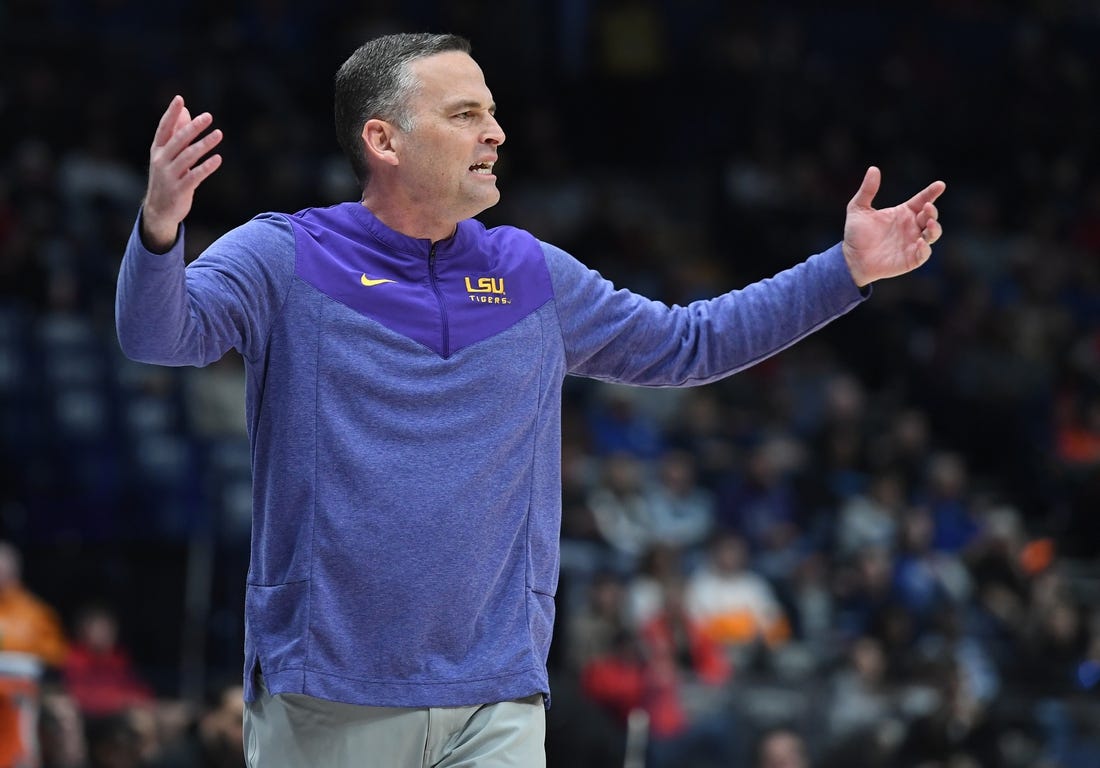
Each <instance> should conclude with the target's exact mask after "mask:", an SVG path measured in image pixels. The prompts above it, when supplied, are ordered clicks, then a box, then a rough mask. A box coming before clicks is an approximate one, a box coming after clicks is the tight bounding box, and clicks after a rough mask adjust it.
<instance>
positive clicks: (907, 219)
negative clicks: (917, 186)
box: [842, 166, 947, 288]
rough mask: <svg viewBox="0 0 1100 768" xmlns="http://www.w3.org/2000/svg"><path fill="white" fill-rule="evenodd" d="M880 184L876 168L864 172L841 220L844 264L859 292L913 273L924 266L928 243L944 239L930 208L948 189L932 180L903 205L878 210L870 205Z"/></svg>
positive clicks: (933, 206) (930, 245) (935, 214)
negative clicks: (888, 279)
mask: <svg viewBox="0 0 1100 768" xmlns="http://www.w3.org/2000/svg"><path fill="white" fill-rule="evenodd" d="M881 183H882V173H881V172H880V171H879V169H878V168H876V167H875V166H871V167H870V168H868V169H867V173H866V174H865V175H864V177H863V183H862V184H861V185H860V187H859V191H858V192H856V194H855V197H853V198H852V200H851V202H849V203H848V215H847V218H845V220H844V244H843V246H842V247H843V251H844V259H845V261H847V262H848V269H849V270H850V271H851V273H852V279H854V280H855V282H856V285H858V286H859V287H861V288H862V287H863V286H865V285H868V284H869V283H872V282H874V281H875V280H882V279H884V278H887V277H895V276H896V275H902V274H905V273H906V272H909V271H911V270H914V269H916V268H917V267H919V266H920V265H921V264H923V263H924V262H926V261H928V257H929V256H931V255H932V244H933V243H935V242H936V241H937V240H939V239H940V235H942V234H943V228H942V227H940V222H939V211H937V210H936V206H935V204H934V203H935V200H936V198H938V197H939V196H940V195H941V194H943V191H944V189H946V188H947V185H946V184H944V183H943V182H942V181H934V182H932V183H931V184H929V185H928V186H927V187H925V188H924V189H923V190H921V191H920V192H918V193H917V194H916V195H914V196H913V197H911V198H910V199H909V200H908V201H907V202H904V203H902V204H901V205H895V206H894V207H893V208H882V209H878V210H876V209H875V208H872V207H871V202H872V201H873V200H874V198H875V195H876V194H877V193H878V190H879V185H880V184H881Z"/></svg>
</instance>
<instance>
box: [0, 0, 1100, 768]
mask: <svg viewBox="0 0 1100 768" xmlns="http://www.w3.org/2000/svg"><path fill="white" fill-rule="evenodd" d="M879 6H880V4H863V3H853V2H834V3H828V4H817V3H809V2H805V3H803V2H783V1H780V0H775V1H774V2H770V3H766V4H765V3H729V2H720V1H719V0H517V1H516V2H510V3H504V2H501V3H485V2H475V1H473V0H471V1H468V2H463V1H462V0H451V1H450V2H446V1H443V0H439V1H433V0H405V2H387V1H384V0H376V1H375V2H370V1H367V2H357V3H342V2H335V1H334V0H313V2H309V3H292V2H289V0H255V1H250V2H241V3H220V2H209V1H208V0H200V1H192V2H184V1H183V0H162V1H161V2H157V3H147V2H137V1H135V0H99V1H98V2H94V1H89V2H78V1H76V0H53V1H51V0H7V2H0V72H2V73H3V74H2V79H0V451H2V455H0V472H2V477H0V539H2V540H3V541H4V542H6V544H4V545H3V546H0V649H2V650H5V651H12V652H15V653H19V652H25V653H30V654H31V656H32V657H34V658H37V659H38V661H39V663H41V664H43V665H44V666H45V673H44V676H43V677H41V678H36V679H37V683H36V685H37V686H38V688H37V690H38V691H39V695H40V697H41V701H42V716H41V718H40V722H39V730H40V732H41V736H42V744H41V748H42V753H43V764H44V765H47V766H49V765H56V766H66V765H67V766H81V765H87V766H107V765H115V766H122V765H133V766H138V765H142V766H186V765H234V764H236V765H240V764H241V759H240V752H239V739H240V737H239V733H237V732H236V731H238V730H239V727H238V726H239V712H240V708H239V701H238V698H239V696H238V695H237V694H239V689H234V685H236V684H237V683H239V676H240V670H241V667H242V664H243V657H242V644H243V637H242V632H243V626H242V615H241V614H242V607H243V591H244V587H243V585H244V578H245V572H246V569H247V566H248V537H249V525H250V522H249V515H250V498H249V448H248V444H247V439H246V436H245V431H244V430H245V423H244V411H243V369H242V366H241V363H240V360H239V358H238V357H236V356H235V354H230V355H229V356H227V357H226V358H225V359H223V360H222V361H220V362H219V363H217V364H215V365H212V366H210V367H209V368H206V369H201V370H200V369H169V368H158V367H151V366H145V365H140V364H137V363H133V362H130V361H127V360H126V359H124V358H123V357H122V355H121V353H120V352H119V349H118V344H117V341H116V339H115V336H114V325H113V301H114V284H115V277H116V274H117V269H118V264H119V260H120V258H121V254H122V250H123V247H124V245H125V243H126V240H127V237H128V235H129V232H130V229H131V227H132V226H133V223H134V219H135V215H136V213H137V210H138V205H139V203H140V200H141V196H142V193H143V190H144V174H145V169H146V164H147V160H148V147H149V143H150V141H151V138H152V134H153V130H154V128H155V126H156V123H157V120H158V119H159V116H160V114H161V113H162V112H163V110H164V108H165V106H166V105H167V103H168V101H169V100H170V98H171V97H172V95H174V94H176V93H181V94H183V95H184V96H185V97H186V99H187V102H188V104H189V106H190V107H191V109H192V111H193V112H197V111H203V110H209V111H211V112H212V113H213V114H214V116H215V122H216V124H217V125H218V126H219V127H221V128H222V129H223V130H224V132H225V137H226V138H225V140H224V142H223V147H222V149H221V150H220V151H221V153H222V154H223V156H224V164H223V167H222V168H221V169H220V170H219V171H218V173H217V174H216V175H215V176H214V177H213V178H212V179H211V180H209V181H208V182H207V183H206V184H205V185H204V186H203V187H202V189H201V190H200V193H199V195H198V197H197V201H196V205H195V208H194V210H193V212H192V215H191V217H190V219H189V220H188V233H187V234H188V240H187V246H188V258H194V257H195V256H197V255H198V253H200V252H201V250H202V249H203V247H204V246H205V245H206V244H208V243H209V242H210V241H211V240H212V239H213V238H215V237H217V236H218V235H219V234H220V233H221V232H223V231H225V230H226V229H228V228H230V227H233V226H236V225H237V224H240V223H243V222H244V221H246V220H247V219H248V218H250V217H252V216H253V215H255V214H257V213H260V212H263V211H267V210H279V211H295V210H298V209H301V208H304V207H308V206H313V205H325V204H329V203H335V202H339V201H344V200H351V199H356V198H357V196H358V195H357V191H356V190H355V184H354V180H353V178H352V176H351V173H350V170H348V168H347V167H346V163H345V161H344V159H343V158H342V157H341V156H340V154H339V149H338V147H337V144H336V141H335V139H334V136H333V129H332V116H331V113H332V105H331V85H332V77H333V74H334V73H335V70H336V68H337V67H338V66H339V64H340V63H341V62H342V61H343V60H344V59H345V58H346V57H347V55H348V54H349V53H350V52H351V51H352V50H353V49H354V48H355V47H356V46H358V45H359V44H360V43H361V42H362V41H364V40H365V39H367V38H369V37H372V36H374V35H377V34H381V33H386V32H393V31H414V30H427V31H450V32H457V33H460V34H463V35H465V36H467V37H469V38H470V39H471V41H472V43H473V53H474V56H475V58H476V59H477V60H478V61H479V63H480V64H481V65H482V67H483V69H484V70H485V72H486V78H487V81H488V84H489V86H490V88H491V89H492V90H493V93H494V96H495V98H496V101H497V103H498V106H499V111H498V118H499V120H500V122H501V124H502V126H503V128H504V130H505V131H506V133H507V135H508V138H507V143H506V144H505V145H504V147H503V148H502V152H501V160H500V162H499V163H498V165H497V174H498V176H499V179H500V181H499V186H500V188H501V190H502V201H501V203H500V204H499V205H498V206H497V207H495V208H493V209H491V210H489V211H487V212H486V213H485V214H483V216H482V217H481V218H482V219H483V221H485V223H486V224H488V225H495V224H501V223H509V224H514V225H517V226H521V227H525V228H527V229H529V230H531V231H532V232H533V233H534V234H536V235H537V236H538V237H540V238H542V239H544V240H547V241H549V242H553V243H555V244H557V245H559V246H561V247H563V248H565V249H567V250H569V251H570V252H572V253H573V254H574V255H576V256H577V257H578V258H579V259H581V260H582V261H584V262H585V263H587V264H588V265H590V266H592V267H593V268H595V269H598V270H599V271H600V272H602V273H603V274H604V275H605V276H606V277H608V278H609V279H611V280H613V281H614V282H615V283H616V284H617V285H619V286H622V287H626V288H630V289H633V290H636V291H639V292H641V293H644V294H646V295H648V296H650V297H652V298H656V299H661V300H663V301H666V302H668V303H679V304H684V303H686V302H690V301H693V300H695V299H699V298H706V297H710V296H713V295H716V294H718V293H721V292H724V291H727V290H730V289H734V288H737V287H740V286H742V285H744V284H746V283H748V282H751V281H754V280H757V279H761V278H764V277H767V276H769V275H771V274H774V273H775V272H776V271H779V270H781V269H784V268H786V267H789V266H792V265H794V264H795V263H797V262H799V261H801V260H802V259H803V258H805V257H806V256H807V255H809V254H810V253H814V252H817V251H821V250H824V249H826V248H828V247H829V246H831V245H832V244H834V243H835V242H836V241H838V240H839V238H840V234H841V228H842V225H843V219H844V208H845V205H846V203H847V201H848V199H849V198H850V197H851V196H852V194H853V193H854V192H855V190H856V189H857V187H858V185H859V182H860V180H861V179H862V176H863V173H864V170H865V169H866V167H867V166H868V165H869V164H876V165H878V166H879V167H880V168H881V169H882V171H883V187H882V190H881V192H880V194H879V196H878V198H877V199H876V203H877V204H879V205H883V206H885V205H892V204H895V203H897V202H901V201H902V200H904V199H906V198H907V197H909V196H910V195H911V194H912V193H913V192H915V191H917V190H918V189H920V188H922V187H923V186H925V185H926V184H927V183H929V182H930V181H932V180H935V179H944V180H945V181H947V183H948V190H947V193H946V194H945V195H944V197H943V198H942V199H941V201H940V204H939V207H940V212H941V216H940V218H941V222H942V223H943V225H944V229H945V233H946V234H945V236H944V238H943V240H942V241H941V242H940V243H938V244H937V245H936V248H935V253H934V255H933V258H932V260H931V261H930V262H929V263H928V264H926V265H925V266H924V267H922V268H921V269H920V270H918V271H917V272H916V273H914V274H912V275H909V276H907V277H905V278H903V279H899V280H896V281H890V282H887V283H883V284H879V285H876V286H875V288H874V295H873V297H872V299H871V300H870V301H869V302H867V303H866V304H864V305H863V306H861V307H860V308H858V309H857V310H856V311H854V312H852V313H851V314H850V315H847V316H845V317H844V318H841V319H840V320H838V321H836V322H835V323H833V324H832V325H830V326H828V327H827V328H825V329H824V330H822V331H821V332H819V333H817V334H815V335H814V336H813V337H811V338H810V339H807V340H805V341H803V342H802V343H800V344H799V345H797V346H796V347H794V348H792V349H790V350H787V351H785V352H783V353H782V354H781V355H779V356H778V357H776V358H774V359H772V360H769V361H767V362H765V363H763V364H761V365H759V366H757V367H755V368H753V369H751V370H749V371H747V372H744V373H742V374H740V375H738V376H735V377H733V378H731V379H728V380H727V381H725V382H722V383H719V384H715V385H712V386H709V387H705V388H701V389H694V390H678V391H671V390H635V389H625V388H619V387H613V386H608V385H603V384H596V383H594V382H590V381H584V380H579V379H576V380H575V379H570V380H569V381H568V382H567V385H566V389H565V394H564V397H565V401H564V404H565V424H564V431H565V434H564V438H565V440H564V451H563V462H564V484H565V487H564V489H563V492H564V502H565V504H564V510H563V526H562V578H561V585H560V589H559V592H558V597H557V599H558V612H559V616H558V625H557V629H556V638H555V644H554V647H553V649H552V653H551V659H550V666H551V672H552V679H553V682H554V706H553V707H551V710H550V712H549V721H548V726H549V734H548V753H549V759H550V764H551V765H552V766H553V765H564V764H567V763H568V764H571V765H572V766H573V767H574V768H581V767H582V766H614V765H622V764H624V760H625V762H626V764H627V765H630V764H632V763H631V761H632V760H635V757H636V754H635V752H639V753H640V752H643V751H644V752H646V753H647V762H646V763H645V765H649V766H658V767H659V766H662V765H674V766H694V765H700V766H705V765H716V766H717V765H723V766H742V765H745V766H769V767H770V768H779V767H780V766H808V765H815V766H831V765H847V766H850V765H866V766H875V765H881V766H955V767H957V768H962V767H967V768H969V767H970V766H1048V767H1054V766H1059V767H1060V766H1065V767H1073V768H1076V767H1077V766H1081V767H1082V768H1089V767H1091V768H1096V766H1098V765H1100V735H1098V733H1097V729H1098V723H1100V696H1098V693H1100V560H1098V559H1097V555H1098V554H1100V520H1098V515H1097V512H1098V510H1100V333H1098V331H1100V322H1098V320H1100V175H1098V173H1097V171H1098V159H1100V158H1098V152H1100V143H1098V142H1097V140H1096V137H1097V136H1098V135H1100V124H1098V122H1100V121H1098V118H1100V115H1098V111H1100V108H1098V103H1100V101H1098V99H1097V94H1098V93H1100V47H1098V46H1097V44H1096V41H1097V39H1100V5H1098V4H1097V3H1096V2H1095V1H1094V0H1078V1H1076V2H1074V1H1073V0H1047V1H1044V2H1039V1H1038V0H1036V1H1034V2H1025V1H1024V0H1018V1H1017V2H985V1H983V0H958V1H949V0H939V1H937V0H932V1H930V2H927V3H923V4H918V5H912V4H910V5H907V6H905V7H901V6H897V7H894V8H893V9H891V10H887V9H884V8H882V7H879ZM5 590H6V592H5ZM5 595H6V596H5ZM28 606H29V607H28ZM30 615H33V616H34V617H35V618H34V622H33V626H34V631H33V632H31V631H30V630H28V629H27V627H29V626H31V624H30V623H29V622H31V620H30V619H29V618H27V617H28V616H30ZM21 634H26V635H28V636H27V638H25V640H26V642H24V643H23V644H22V645H20V644H18V643H15V644H14V645H13V644H12V643H14V642H15V641H14V640H13V638H16V637H18V636H19V635H21ZM5 669H7V668H5V667H4V665H3V664H2V663H0V682H2V684H3V685H18V681H19V680H20V679H23V678H25V677H26V674H25V671H24V670H23V668H22V667H19V666H18V665H15V666H14V667H12V668H11V669H7V671H6V672H5ZM5 675H6V677H5ZM4 681H6V682H4ZM13 681H14V682H13ZM0 692H2V691H0ZM0 709H2V707H0ZM631 713H633V715H634V717H633V718H631ZM4 717H5V715H4V714H3V713H2V712H0V765H6V764H12V765H14V764H17V763H15V762H9V763H3V754H4V752H3V744H4V743H5V742H4V739H6V738H8V737H6V736H3V734H4V733H5V731H4V727H3V722H4V719H3V718H4ZM630 723H633V727H630V726H629V725H628V724H630ZM646 724H647V725H646ZM639 736H644V737H645V740H646V742H647V744H646V745H645V746H643V747H638V742H637V741H636V739H637V738H638V737H639ZM13 738H14V737H13ZM234 739H235V740H236V741H235V742H234ZM636 747H637V749H635V748H636ZM13 749H15V748H14V747H13ZM633 765H635V766H641V765H642V763H640V762H633Z"/></svg>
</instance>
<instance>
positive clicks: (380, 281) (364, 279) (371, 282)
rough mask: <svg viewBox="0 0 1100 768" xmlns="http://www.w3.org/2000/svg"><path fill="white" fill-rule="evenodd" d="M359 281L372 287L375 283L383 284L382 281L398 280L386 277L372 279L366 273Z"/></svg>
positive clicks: (391, 281)
mask: <svg viewBox="0 0 1100 768" xmlns="http://www.w3.org/2000/svg"><path fill="white" fill-rule="evenodd" d="M359 282H361V283H362V284H363V285H365V286H367V287H368V288H370V287H371V286H374V285H382V283H393V282H396V281H394V280H387V279H386V278H381V279H379V280H371V279H370V278H369V277H367V276H366V275H363V276H362V277H361V278H359Z"/></svg>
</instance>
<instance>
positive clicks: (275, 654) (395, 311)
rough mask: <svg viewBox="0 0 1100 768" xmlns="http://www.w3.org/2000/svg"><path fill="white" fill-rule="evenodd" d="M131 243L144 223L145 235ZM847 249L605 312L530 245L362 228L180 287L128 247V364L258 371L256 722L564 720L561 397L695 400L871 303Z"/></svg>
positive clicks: (217, 253) (254, 426)
mask: <svg viewBox="0 0 1100 768" xmlns="http://www.w3.org/2000/svg"><path fill="white" fill-rule="evenodd" d="M139 221H140V220H139ZM864 295H865V294H864V293H862V292H861V291H860V290H859V289H858V288H857V287H856V285H855V284H854V282H853V281H852V279H851V276H850V274H849V272H848V270H847V267H846V265H845V263H844V259H843V256H842V255H841V252H840V247H839V246H833V247H832V248H830V249H829V250H827V251H825V252H823V253H821V254H818V255H815V256H812V257H810V258H809V259H808V260H807V261H805V262H803V263H802V264H799V265H798V266H795V267H793V268H792V269H789V270H786V271H784V272H781V273H780V274H778V275H776V276H775V277H773V278H770V279H768V280H764V281H761V282H758V283H754V284H752V285H750V286H748V287H746V288H744V289H742V290H740V291H734V292H731V293H728V294H726V295H723V296H720V297H718V298H715V299H711V300H709V301H699V302H694V303H692V304H689V305H688V306H684V307H680V306H673V307H669V306H666V305H664V304H661V303H659V302H655V301H651V300H648V299H645V298H643V297H641V296H638V295H636V294H633V293H630V292H628V291H625V290H616V289H615V287H614V286H613V285H612V284H611V283H610V282H608V281H607V280H605V279H604V278H602V277H601V276H600V275H599V274H597V273H596V272H594V271H592V270H589V269H588V268H586V267H584V266H583V265H582V264H581V263H579V262H578V261H576V260H575V259H574V258H573V257H571V256H570V255H568V254H567V253H565V252H563V251H562V250H560V249H558V248H555V247H554V246H552V245H549V244H547V243H543V242H540V241H539V240H537V239H536V238H535V237H533V236H532V235H531V234H529V233H527V232H525V231H523V230H519V229H515V228H511V227H499V228H495V229H489V230H487V229H486V228H485V227H484V226H482V225H481V224H480V223H479V222H477V221H476V220H467V221H463V222H461V223H460V224H459V225H458V229H457V231H456V233H455V234H454V236H452V237H451V238H450V239H448V240H445V241H440V242H437V243H435V244H432V243H431V242H429V241H427V240H417V239H413V238H410V237H407V236H405V235H402V234H400V233H398V232H395V231H393V230H391V229H389V228H387V227H386V226H385V225H384V224H382V223H381V222H380V221H379V220H378V219H376V218H375V217H374V216H373V215H372V214H371V213H370V211H368V210H367V209H366V208H364V207H363V206H362V205H360V204H358V203H351V202H349V203H343V204H339V205H335V206H332V207H329V208H314V209H307V210H303V211H300V212H298V213H296V214H293V215H286V214H274V213H270V214H264V215H261V216H258V217H256V218H255V219H253V220H252V221H250V222H248V223H246V224H244V225H243V226H240V227H238V228H236V229H234V230H232V231H230V232H229V233H227V234H226V235H224V236H223V237H221V238H220V239H219V240H217V241H216V242H214V243H213V244H212V245H211V246H210V247H209V248H208V249H207V250H206V251H205V252H204V253H203V254H202V255H201V256H200V257H199V258H198V259H196V260H195V261H194V262H193V263H191V264H190V265H189V266H187V267H186V268H185V267H184V259H183V236H182V230H181V236H180V238H179V239H178V240H177V242H176V244H175V245H174V247H173V248H172V250H171V251H169V252H168V253H167V254H153V253H150V252H149V251H147V250H146V249H145V248H144V246H143V245H142V243H141V239H140V237H139V235H138V227H137V226H135V228H134V232H133V234H132V236H131V239H130V241H129V243H128V245H127V249H126V253H125V257H124V259H123V263H122V267H121V271H120V275H119V282H118V293H117V297H116V315H117V330H118V337H119V341H120V343H121V346H122V349H123V350H124V352H125V353H126V354H127V355H128V356H129V357H131V358H133V359H135V360H140V361H143V362H148V363H156V364H162V365H196V366H202V365H206V364H209V363H211V362H213V361H215V360H217V359H218V358H220V357H221V356H222V355H223V354H225V353H226V352H227V351H228V350H229V349H230V348H236V349H237V350H238V351H239V352H240V353H241V355H242V356H243V358H244V360H245V365H246V371H247V386H246V393H245V397H246V405H247V414H248V432H249V438H250V441H251V448H252V470H253V512H252V514H253V524H252V545H251V564H250V567H249V573H248V579H247V588H246V589H247V596H246V608H245V675H244V684H245V697H246V699H247V700H249V701H252V700H253V699H254V697H255V694H256V690H255V687H254V680H255V672H256V671H257V669H262V672H263V675H264V679H265V682H266V684H267V686H268V689H269V690H270V691H271V692H272V693H299V694H306V695H310V696H315V697H319V698H323V699H327V700H332V701H339V702H347V703H354V704H365V705H375V706H457V705H472V704H480V703H488V702H494V701H504V700H509V699H515V698H519V697H523V696H528V695H531V694H533V693H538V692H541V693H544V694H547V695H548V694H549V685H548V680H547V672H546V659H547V653H548V650H549V646H550V635H551V628H552V626H553V623H554V594H555V590H556V588H557V581H558V533H559V524H560V518H561V477H560V471H561V437H560V435H561V423H560V422H561V390H562V383H563V380H564V378H565V376H566V375H567V374H575V375H579V376H587V377H593V378H597V379H602V380H606V381H613V382H621V383H627V384H636V385H643V386H657V387H679V386H692V385H698V384H705V383H707V382H711V381H715V380H717V379H719V378H722V377H724V376H728V375H730V374H732V373H734V372H735V371H738V370H740V369H743V368H746V367H748V366H750V365H752V364H754V363H756V362H758V361H760V360H762V359H764V358H765V357H768V356H769V355H773V354H775V353H776V352H778V351H780V350H782V349H784V348H785V347H787V346H789V345H791V344H793V343H794V342H795V341H797V340H798V339H800V338H801V337H803V336H805V335H807V334H808V333H810V332H812V331H814V330H815V329H817V328H820V327H821V326H823V325H824V324H826V323H827V322H829V321H830V320H832V319H833V318H835V317H837V316H838V315H840V314H842V313H844V312H846V311H848V310H849V309H851V308H852V307H854V306H855V305H856V304H858V303H859V302H860V301H861V300H862V299H863V298H864Z"/></svg>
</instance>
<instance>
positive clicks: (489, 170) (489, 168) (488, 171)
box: [470, 163, 493, 176]
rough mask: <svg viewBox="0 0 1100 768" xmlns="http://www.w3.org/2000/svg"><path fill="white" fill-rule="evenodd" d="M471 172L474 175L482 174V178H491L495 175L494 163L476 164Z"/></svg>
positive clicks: (471, 168)
mask: <svg viewBox="0 0 1100 768" xmlns="http://www.w3.org/2000/svg"><path fill="white" fill-rule="evenodd" d="M470 170H471V171H473V172H474V173H478V174H481V175H482V176H491V175H492V174H493V164H492V163H474V164H473V165H471V166H470Z"/></svg>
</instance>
